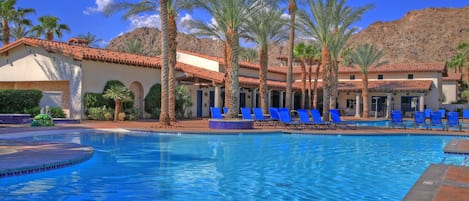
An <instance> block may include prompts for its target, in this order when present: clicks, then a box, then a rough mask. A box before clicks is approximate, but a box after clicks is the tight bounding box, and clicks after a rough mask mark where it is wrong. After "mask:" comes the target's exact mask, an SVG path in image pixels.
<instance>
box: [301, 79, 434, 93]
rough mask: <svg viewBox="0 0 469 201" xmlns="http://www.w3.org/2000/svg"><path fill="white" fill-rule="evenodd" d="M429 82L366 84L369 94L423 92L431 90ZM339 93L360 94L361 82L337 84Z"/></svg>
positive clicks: (373, 82) (380, 82) (320, 86)
mask: <svg viewBox="0 0 469 201" xmlns="http://www.w3.org/2000/svg"><path fill="white" fill-rule="evenodd" d="M294 85H295V87H297V88H300V87H301V82H295V83H294ZM432 85H433V81H431V80H391V81H385V80H376V81H369V82H368V90H369V92H425V91H429V90H430V89H431V88H432ZM318 87H319V88H322V82H321V81H319V82H318ZM338 88H339V91H346V92H360V91H361V90H362V81H342V82H339V87H338Z"/></svg>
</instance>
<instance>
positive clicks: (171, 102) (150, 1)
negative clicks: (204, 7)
mask: <svg viewBox="0 0 469 201" xmlns="http://www.w3.org/2000/svg"><path fill="white" fill-rule="evenodd" d="M163 2H164V3H165V5H162V4H161V3H162V1H161V0H140V1H139V2H137V3H130V2H128V1H120V2H116V3H112V4H110V5H109V6H108V7H107V8H105V11H104V13H105V14H106V15H110V14H113V13H115V12H118V11H121V10H126V13H125V14H124V15H123V17H124V18H129V17H131V16H134V15H137V14H140V13H145V12H160V16H161V19H162V18H163V15H162V13H161V12H163V11H162V9H163V7H165V8H166V10H165V12H166V13H167V15H166V16H167V19H165V20H166V21H167V23H168V27H167V31H168V32H167V33H164V30H163V27H161V29H162V30H161V31H162V33H161V34H162V35H163V37H164V35H165V34H168V54H167V57H168V72H167V73H168V75H167V76H165V77H168V80H167V81H164V80H162V82H168V84H167V87H168V90H163V91H167V92H168V93H167V94H162V96H167V99H168V115H169V119H170V121H176V105H175V104H176V81H175V79H176V78H175V68H176V46H177V42H176V37H177V26H176V18H177V8H180V7H181V6H180V5H179V3H178V5H176V0H166V1H163ZM162 20H163V19H162ZM161 23H163V21H162V22H161ZM163 41H164V40H163ZM161 50H162V51H163V52H164V50H163V48H161ZM161 56H162V57H164V56H165V55H164V54H163V55H161ZM165 98H166V97H165ZM165 115H166V114H165Z"/></svg>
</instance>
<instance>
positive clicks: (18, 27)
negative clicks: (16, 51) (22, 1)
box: [10, 23, 31, 40]
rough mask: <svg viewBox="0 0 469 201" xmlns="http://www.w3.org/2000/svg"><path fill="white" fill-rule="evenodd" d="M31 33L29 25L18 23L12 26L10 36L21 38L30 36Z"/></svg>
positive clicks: (15, 38) (16, 38)
mask: <svg viewBox="0 0 469 201" xmlns="http://www.w3.org/2000/svg"><path fill="white" fill-rule="evenodd" d="M30 35H31V31H30V29H28V26H27V25H23V24H16V23H15V25H14V26H13V27H12V28H11V32H10V36H11V37H12V38H13V40H19V39H21V38H23V37H28V36H30Z"/></svg>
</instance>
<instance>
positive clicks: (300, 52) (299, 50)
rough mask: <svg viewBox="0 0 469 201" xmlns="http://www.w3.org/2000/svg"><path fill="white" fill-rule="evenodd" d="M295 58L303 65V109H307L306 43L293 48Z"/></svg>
mask: <svg viewBox="0 0 469 201" xmlns="http://www.w3.org/2000/svg"><path fill="white" fill-rule="evenodd" d="M293 56H294V58H295V59H299V60H300V61H301V62H300V65H301V108H305V102H306V58H307V53H306V45H305V43H304V42H301V43H298V44H296V45H295V46H294V47H293Z"/></svg>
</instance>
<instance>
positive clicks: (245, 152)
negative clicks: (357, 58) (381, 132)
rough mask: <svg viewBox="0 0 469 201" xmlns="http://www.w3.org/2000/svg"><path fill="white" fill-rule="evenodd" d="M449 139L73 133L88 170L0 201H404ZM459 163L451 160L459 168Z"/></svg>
mask: <svg viewBox="0 0 469 201" xmlns="http://www.w3.org/2000/svg"><path fill="white" fill-rule="evenodd" d="M452 138H454V137H449V136H410V135H400V136H340V135H339V136H319V135H286V134H280V133H276V134H249V135H246V134H239V135H176V134H170V135H169V134H151V133H147V134H117V133H113V134H100V133H97V134H94V133H84V134H67V135H49V136H37V137H32V138H29V139H28V140H49V141H59V142H78V143H81V144H85V145H89V146H92V147H94V148H95V155H94V157H93V158H92V159H90V160H89V161H87V162H84V163H81V164H78V165H75V166H71V167H67V168H63V169H57V170H53V171H49V172H42V173H38V174H31V175H24V176H18V177H7V178H2V179H0V183H1V186H2V188H0V200H401V199H402V198H403V197H404V196H405V194H406V193H407V191H408V190H409V189H410V188H411V187H412V185H413V184H414V183H415V181H416V180H417V179H418V177H419V176H420V175H421V173H423V171H424V170H425V169H426V168H427V166H428V165H429V164H430V163H439V162H440V161H441V160H442V158H443V157H444V155H443V153H442V149H443V147H444V146H445V145H446V143H447V142H449V140H450V139H452ZM461 160H462V159H461V158H460V157H455V158H451V160H447V162H449V163H460V162H461Z"/></svg>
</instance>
